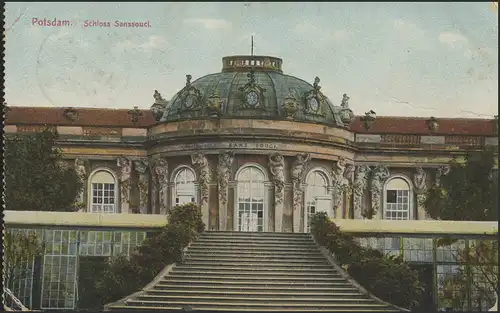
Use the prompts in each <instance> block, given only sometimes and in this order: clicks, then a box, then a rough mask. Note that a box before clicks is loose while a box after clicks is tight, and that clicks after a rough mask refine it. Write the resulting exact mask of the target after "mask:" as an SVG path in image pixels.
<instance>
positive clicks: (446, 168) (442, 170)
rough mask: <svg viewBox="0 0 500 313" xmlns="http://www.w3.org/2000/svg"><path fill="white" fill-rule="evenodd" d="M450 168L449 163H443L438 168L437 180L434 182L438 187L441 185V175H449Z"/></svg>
mask: <svg viewBox="0 0 500 313" xmlns="http://www.w3.org/2000/svg"><path fill="white" fill-rule="evenodd" d="M450 169H451V167H450V166H449V165H442V166H440V167H438V168H437V169H436V180H435V182H434V184H435V186H436V187H439V186H441V177H443V176H446V175H448V173H449V172H450Z"/></svg>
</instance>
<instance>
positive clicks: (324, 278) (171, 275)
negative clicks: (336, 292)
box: [163, 272, 346, 285]
mask: <svg viewBox="0 0 500 313" xmlns="http://www.w3.org/2000/svg"><path fill="white" fill-rule="evenodd" d="M264 278H265V280H264ZM163 279H167V280H168V279H184V280H186V279H187V280H189V279H196V280H204V281H212V280H233V281H240V280H247V281H254V280H257V281H263V282H265V283H267V284H270V285H271V284H275V283H277V282H282V281H283V282H308V281H314V282H323V281H326V282H329V281H334V280H337V281H346V280H345V278H343V277H339V276H334V275H333V274H330V275H321V276H314V277H313V276H288V275H286V276H278V275H266V276H265V277H256V276H255V275H240V274H239V273H236V274H233V275H232V276H226V275H221V274H218V275H217V274H214V275H210V274H205V273H199V274H197V275H195V274H193V273H191V274H185V273H174V272H172V273H169V274H168V275H167V276H165V277H164V278H163Z"/></svg>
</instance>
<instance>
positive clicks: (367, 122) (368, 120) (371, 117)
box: [361, 110, 377, 130]
mask: <svg viewBox="0 0 500 313" xmlns="http://www.w3.org/2000/svg"><path fill="white" fill-rule="evenodd" d="M376 119H377V113H375V111H373V110H370V111H368V112H365V115H364V116H362V117H361V122H363V127H364V128H365V130H370V129H371V128H372V126H373V123H375V120H376Z"/></svg>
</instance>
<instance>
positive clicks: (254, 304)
mask: <svg viewBox="0 0 500 313" xmlns="http://www.w3.org/2000/svg"><path fill="white" fill-rule="evenodd" d="M126 303H127V304H131V305H143V306H146V305H148V306H149V305H155V306H162V305H164V306H167V305H172V304H174V305H175V304H180V305H183V306H185V305H189V306H192V307H193V309H194V310H196V309H197V308H198V307H201V306H202V305H212V306H228V307H240V306H242V307H252V308H260V307H279V308H288V307H289V308H293V307H299V308H308V307H313V308H314V307H322V308H351V307H356V308H365V309H366V310H369V309H371V308H386V307H387V306H386V305H383V304H378V303H337V302H330V303H328V302H327V303H311V302H307V301H306V302H303V303H293V302H286V301H283V303H277V304H276V305H273V304H271V303H259V302H249V301H245V300H240V301H233V302H227V303H220V302H219V300H217V299H212V300H205V301H200V302H193V301H190V300H169V301H168V303H167V302H164V301H156V300H142V299H141V300H127V301H126Z"/></svg>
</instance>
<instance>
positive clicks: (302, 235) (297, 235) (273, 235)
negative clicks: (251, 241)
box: [200, 231, 311, 238]
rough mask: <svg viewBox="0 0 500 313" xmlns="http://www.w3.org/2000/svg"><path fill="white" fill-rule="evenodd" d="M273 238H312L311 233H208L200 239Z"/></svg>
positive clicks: (202, 234) (203, 234)
mask: <svg viewBox="0 0 500 313" xmlns="http://www.w3.org/2000/svg"><path fill="white" fill-rule="evenodd" d="M217 236H223V237H225V236H231V237H271V238H290V237H291V238H311V234H309V233H291V232H290V233H287V232H244V231H206V232H203V233H201V234H200V237H217Z"/></svg>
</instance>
